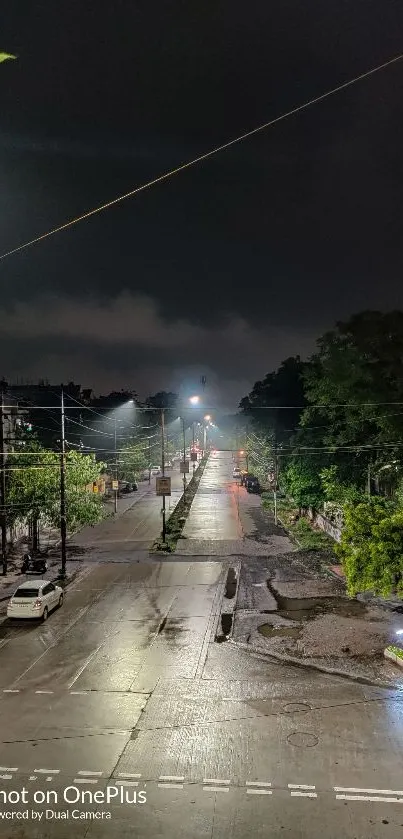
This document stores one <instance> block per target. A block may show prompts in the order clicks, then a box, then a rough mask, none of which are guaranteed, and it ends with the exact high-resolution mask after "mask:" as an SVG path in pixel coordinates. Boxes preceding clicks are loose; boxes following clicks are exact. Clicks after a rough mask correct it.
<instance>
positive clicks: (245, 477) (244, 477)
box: [241, 470, 253, 486]
mask: <svg viewBox="0 0 403 839" xmlns="http://www.w3.org/2000/svg"><path fill="white" fill-rule="evenodd" d="M248 478H253V475H251V474H250V472H245V470H243V471H242V472H241V486H246V481H247V480H248Z"/></svg>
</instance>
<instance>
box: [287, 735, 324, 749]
mask: <svg viewBox="0 0 403 839" xmlns="http://www.w3.org/2000/svg"><path fill="white" fill-rule="evenodd" d="M287 742H288V743H289V744H290V746H298V747H299V748H300V749H303V748H305V749H306V748H312V746H317V745H318V743H319V737H316V735H315V734H309V733H308V732H307V731H293V733H292V734H289V735H288V737H287Z"/></svg>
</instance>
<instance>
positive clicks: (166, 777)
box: [159, 775, 185, 781]
mask: <svg viewBox="0 0 403 839" xmlns="http://www.w3.org/2000/svg"><path fill="white" fill-rule="evenodd" d="M159 780H160V781H184V780H185V776H184V775H160V777H159Z"/></svg>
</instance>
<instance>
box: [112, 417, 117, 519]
mask: <svg viewBox="0 0 403 839" xmlns="http://www.w3.org/2000/svg"><path fill="white" fill-rule="evenodd" d="M113 419H114V434H113V441H114V446H115V481H117V480H118V445H117V428H116V416H114V418H113ZM115 486H116V484H115ZM117 511H118V490H117V489H115V513H117Z"/></svg>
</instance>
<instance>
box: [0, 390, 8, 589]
mask: <svg viewBox="0 0 403 839" xmlns="http://www.w3.org/2000/svg"><path fill="white" fill-rule="evenodd" d="M0 456H1V487H0V489H1V557H2V562H3V577H6V576H7V510H6V452H5V443H4V390H2V391H1V405H0Z"/></svg>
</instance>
